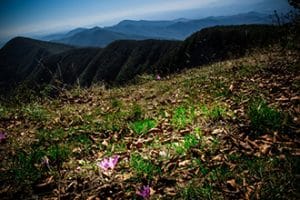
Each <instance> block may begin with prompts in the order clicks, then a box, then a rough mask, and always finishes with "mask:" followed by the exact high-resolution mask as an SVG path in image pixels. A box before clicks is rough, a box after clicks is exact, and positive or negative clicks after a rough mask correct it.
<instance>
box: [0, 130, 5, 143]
mask: <svg viewBox="0 0 300 200" xmlns="http://www.w3.org/2000/svg"><path fill="white" fill-rule="evenodd" d="M4 140H6V135H5V133H4V132H0V143H1V142H3V141H4Z"/></svg>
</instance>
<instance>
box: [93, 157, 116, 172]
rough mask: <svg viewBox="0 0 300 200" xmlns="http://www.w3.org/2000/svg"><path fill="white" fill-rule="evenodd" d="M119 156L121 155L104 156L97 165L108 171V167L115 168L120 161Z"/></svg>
mask: <svg viewBox="0 0 300 200" xmlns="http://www.w3.org/2000/svg"><path fill="white" fill-rule="evenodd" d="M119 157H120V156H118V155H116V156H113V157H109V158H104V159H103V160H102V161H101V162H98V163H97V165H98V166H99V167H100V168H101V169H103V170H104V171H107V170H108V169H114V168H115V166H116V164H117V163H118V160H119Z"/></svg>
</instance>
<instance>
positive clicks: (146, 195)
mask: <svg viewBox="0 0 300 200" xmlns="http://www.w3.org/2000/svg"><path fill="white" fill-rule="evenodd" d="M136 194H137V195H139V196H141V197H143V198H144V199H148V198H149V197H150V187H149V185H147V186H143V187H142V188H141V189H140V191H138V192H137V193H136Z"/></svg>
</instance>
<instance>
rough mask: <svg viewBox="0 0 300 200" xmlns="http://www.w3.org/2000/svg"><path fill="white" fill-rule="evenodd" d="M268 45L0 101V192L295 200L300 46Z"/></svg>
mask: <svg viewBox="0 0 300 200" xmlns="http://www.w3.org/2000/svg"><path fill="white" fill-rule="evenodd" d="M148 42H151V41H148ZM115 45H116V44H115ZM264 49H265V50H261V49H257V50H256V51H254V52H252V53H251V54H249V55H247V56H242V57H240V58H238V59H231V60H227V61H223V62H217V63H214V64H210V65H206V66H198V67H197V68H195V69H190V70H185V71H183V72H181V73H178V74H173V75H170V76H169V77H165V78H163V79H160V80H157V79H156V78H155V77H153V76H151V75H143V76H139V77H137V78H136V81H137V82H138V83H139V84H137V85H129V86H126V87H115V88H111V89H106V88H105V87H104V86H102V85H99V84H98V85H92V87H90V88H86V89H84V88H79V87H77V88H74V89H73V90H63V91H62V92H61V93H60V95H59V96H58V97H57V98H55V99H51V98H49V97H47V96H44V97H41V96H39V97H34V96H30V101H27V102H26V101H25V99H27V98H24V96H22V93H18V96H14V97H12V98H11V99H7V100H9V101H8V102H6V103H5V102H0V111H1V112H0V135H1V138H0V143H1V147H0V148H1V149H0V159H1V160H0V161H1V162H0V169H1V176H0V183H1V184H0V196H1V198H2V199H32V198H41V199H54V198H58V199H59V198H60V199H98V198H101V199H102V198H105V199H146V198H148V197H149V199H299V177H298V176H299V145H300V144H299V130H300V127H299V124H300V122H299V119H300V116H299V113H300V112H299V102H300V93H299V91H300V88H299V86H300V85H299V77H300V73H299V72H300V70H299V67H300V66H299V63H300V62H299V52H297V51H295V50H287V49H285V50H284V51H282V49H281V47H278V46H276V45H273V46H271V47H270V48H264ZM124 51H125V50H124ZM131 54H133V53H131ZM23 92H24V94H23V95H25V96H26V95H29V94H28V93H27V92H26V91H23ZM16 102H19V104H15V103H16ZM105 159H107V160H105ZM107 166H110V167H107ZM141 196H144V197H145V198H142V197H141Z"/></svg>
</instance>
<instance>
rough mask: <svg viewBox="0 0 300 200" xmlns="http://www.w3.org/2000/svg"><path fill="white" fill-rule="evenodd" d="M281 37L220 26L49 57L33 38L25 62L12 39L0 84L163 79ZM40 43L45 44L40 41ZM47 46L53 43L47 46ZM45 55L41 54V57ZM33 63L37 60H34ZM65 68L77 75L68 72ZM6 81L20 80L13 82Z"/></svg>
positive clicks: (272, 31) (259, 28)
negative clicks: (186, 34) (143, 77)
mask: <svg viewBox="0 0 300 200" xmlns="http://www.w3.org/2000/svg"><path fill="white" fill-rule="evenodd" d="M280 38H282V29H281V28H279V27H275V26H265V25H243V26H224V27H213V28H207V29H203V30H201V31H199V32H197V33H195V34H193V35H192V36H190V37H189V38H187V39H186V40H185V41H183V42H179V41H163V40H144V41H129V40H127V41H116V42H114V43H112V44H110V45H109V46H107V47H106V48H103V49H102V50H101V49H91V48H82V49H81V50H78V51H77V50H74V51H68V52H64V51H65V50H66V49H65V48H63V49H61V52H62V53H58V52H56V55H53V54H54V52H51V53H50V52H48V50H47V49H46V48H41V47H40V46H36V45H35V42H36V40H32V41H34V42H33V44H32V46H34V47H35V48H30V49H28V50H27V51H26V53H24V52H23V53H22V56H23V55H26V56H25V58H24V59H23V58H22V56H21V55H20V58H19V57H18V55H15V54H14V52H13V53H12V55H10V50H9V49H13V48H17V49H18V48H20V49H21V50H26V48H22V45H23V44H22V40H21V42H20V43H19V42H18V40H15V41H14V40H13V42H11V43H9V44H8V45H6V46H5V47H4V48H3V49H1V52H0V58H1V60H0V61H1V64H2V67H1V68H0V69H6V70H3V72H1V74H3V79H0V82H2V83H5V84H6V85H13V83H14V82H19V83H20V82H21V83H24V82H29V83H30V84H29V85H32V83H34V85H41V84H42V83H43V84H49V83H53V82H54V81H55V79H57V81H59V82H62V84H66V85H72V84H74V83H75V82H76V84H78V83H79V84H80V85H81V86H89V85H91V84H92V83H97V82H103V81H104V82H106V83H109V84H124V83H128V82H129V81H131V80H132V79H133V78H134V77H136V76H137V75H139V74H143V73H149V74H155V73H160V74H165V75H167V74H169V73H173V72H175V71H178V70H182V69H184V68H190V67H195V66H200V65H205V64H207V63H213V62H217V61H220V60H224V59H230V58H233V57H240V56H243V55H245V53H246V52H247V51H251V49H254V48H259V47H262V46H267V45H270V44H273V43H276V42H278V41H279V39H280ZM27 41H29V42H30V41H31V40H27ZM42 44H48V43H46V42H42ZM52 45H54V44H53V43H49V46H52ZM63 47H64V46H63ZM68 49H70V47H68ZM44 51H46V53H42V54H41V52H44ZM85 51H86V52H85ZM78 52H80V53H79V54H78ZM38 53H39V54H38ZM60 54H61V55H60ZM81 55H82V56H81ZM65 56H67V57H68V60H67V62H65V61H62V62H58V60H59V59H60V58H63V57H65ZM10 58H13V59H11V61H13V60H17V61H18V62H17V63H13V62H6V61H5V60H9V59H10ZM41 58H42V60H40V59H41ZM2 60H4V61H2ZM38 60H40V62H37V61H38ZM28 63H30V65H29V64H28ZM72 63H73V64H72ZM70 65H71V66H72V68H74V69H73V71H74V72H76V73H74V74H73V73H71V74H69V72H70V70H68V69H70V67H71V66H70ZM21 66H22V70H23V69H26V73H23V71H21V70H19V68H20V67H21ZM24 66H26V67H24ZM7 77H20V78H18V79H15V80H13V81H12V80H11V79H8V78H7ZM66 77H72V78H66ZM77 79H78V81H77ZM75 80H76V81H75ZM3 88H4V89H6V87H3Z"/></svg>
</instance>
